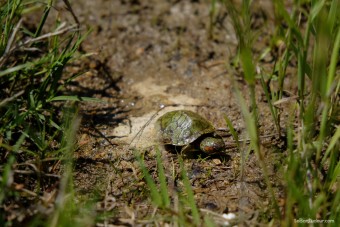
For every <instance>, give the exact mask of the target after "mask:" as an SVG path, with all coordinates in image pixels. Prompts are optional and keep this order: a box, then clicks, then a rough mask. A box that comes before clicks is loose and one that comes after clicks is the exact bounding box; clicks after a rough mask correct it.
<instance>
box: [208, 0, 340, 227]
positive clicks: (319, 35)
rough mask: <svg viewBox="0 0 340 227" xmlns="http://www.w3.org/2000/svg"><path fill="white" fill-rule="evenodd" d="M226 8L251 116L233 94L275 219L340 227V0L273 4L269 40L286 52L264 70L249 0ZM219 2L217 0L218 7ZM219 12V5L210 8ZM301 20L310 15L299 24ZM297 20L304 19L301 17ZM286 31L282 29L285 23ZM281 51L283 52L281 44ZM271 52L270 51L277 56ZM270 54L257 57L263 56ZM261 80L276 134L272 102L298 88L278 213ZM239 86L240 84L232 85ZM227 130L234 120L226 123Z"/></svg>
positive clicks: (285, 135)
mask: <svg viewBox="0 0 340 227" xmlns="http://www.w3.org/2000/svg"><path fill="white" fill-rule="evenodd" d="M221 2H222V3H224V4H225V6H226V8H227V10H228V11H229V13H230V15H231V17H232V21H233V24H234V28H235V31H236V34H237V37H238V41H239V55H238V58H239V62H240V65H241V67H242V69H243V73H244V80H245V81H246V82H247V84H248V86H249V91H250V95H249V100H251V105H252V112H251V113H250V112H249V111H248V108H247V105H246V102H245V100H244V98H243V97H242V96H241V94H240V91H239V90H238V89H237V88H236V89H235V95H236V97H237V99H238V100H239V102H240V107H241V110H242V114H243V116H244V120H245V122H246V125H247V130H248V133H249V137H250V139H251V146H252V147H253V149H254V151H255V153H256V154H257V156H258V159H259V161H260V165H261V167H262V169H263V172H264V175H265V179H266V183H267V186H268V188H269V191H270V193H271V196H272V199H273V207H274V209H275V210H276V217H275V218H276V219H278V220H281V222H282V224H283V225H286V226H291V225H293V224H294V221H295V220H296V219H299V218H302V219H308V218H310V219H312V220H316V219H323V220H333V221H334V223H331V225H334V224H335V223H339V221H340V220H339V217H340V213H339V212H340V205H339V198H340V191H339V184H340V182H339V174H340V172H339V168H340V162H339V155H340V154H339V150H340V149H339V146H340V144H339V133H340V132H339V131H340V129H339V87H340V77H339V71H338V69H337V68H336V67H337V64H338V62H339V56H338V55H339V44H340V29H339V21H340V20H339V14H338V13H337V12H339V8H340V6H339V1H337V0H333V1H301V2H300V1H297V2H296V3H295V4H294V6H293V7H292V12H290V13H289V12H288V11H287V10H286V9H285V7H284V1H281V0H277V1H274V6H275V21H276V23H277V24H276V31H275V32H274V33H273V34H272V37H271V38H272V42H273V43H276V44H277V43H279V44H280V45H282V46H283V47H284V49H283V52H282V53H280V55H279V56H278V58H277V59H276V63H275V67H274V68H273V70H272V72H269V73H268V72H265V71H262V70H255V68H259V69H261V62H260V61H259V60H260V59H261V58H260V57H257V56H256V54H254V53H253V52H252V47H253V45H254V39H255V35H254V32H253V31H252V30H251V19H250V1H243V4H242V7H241V9H236V7H235V6H234V5H233V4H232V3H231V2H229V1H221ZM213 4H215V2H213ZM212 7H214V6H212ZM301 18H306V22H305V23H301V21H300V20H301ZM299 19H300V20H299ZM283 24H284V25H286V26H282V25H283ZM282 46H281V47H282ZM274 47H275V46H273V47H272V50H271V51H274ZM267 53H268V50H265V51H264V52H263V53H260V56H263V55H265V54H267ZM294 60H296V61H297V66H298V68H297V75H296V76H295V75H292V76H290V77H289V76H287V68H288V65H289V64H290V63H291V62H292V61H294ZM257 78H260V81H261V84H262V87H263V89H264V93H265V95H266V98H267V101H268V105H269V107H270V110H271V113H272V116H273V120H274V122H275V125H276V127H277V131H278V133H280V134H282V133H283V131H284V130H282V129H281V128H280V127H281V126H280V124H279V122H280V119H279V117H280V116H279V114H278V109H277V108H276V107H275V103H277V102H279V101H282V100H283V98H284V97H283V94H284V92H285V90H284V89H285V87H284V82H285V80H291V81H293V83H294V81H296V84H298V87H297V89H298V90H297V91H298V98H297V102H296V101H295V100H291V105H290V109H291V111H290V113H291V116H290V118H289V119H290V121H289V122H286V124H287V131H286V134H282V136H284V137H285V138H286V140H287V144H288V153H287V159H286V162H285V163H283V165H284V167H285V173H284V174H285V176H286V178H285V179H286V198H285V201H286V204H285V210H284V211H282V212H280V210H279V207H278V204H277V198H275V195H274V193H273V191H272V189H271V188H272V187H271V185H270V181H269V179H268V175H267V171H266V166H265V165H264V162H263V154H262V151H261V147H260V146H259V144H260V143H259V141H260V140H259V133H258V130H257V128H258V127H257V125H258V108H257V104H256V96H255V91H254V89H255V82H256V81H257V80H258V79H257ZM263 78H269V79H268V81H269V83H270V82H271V81H274V80H276V81H278V84H279V86H278V89H277V90H269V89H268V87H269V86H268V84H267V83H265V81H264V79H263ZM235 86H237V84H235ZM228 125H230V123H228Z"/></svg>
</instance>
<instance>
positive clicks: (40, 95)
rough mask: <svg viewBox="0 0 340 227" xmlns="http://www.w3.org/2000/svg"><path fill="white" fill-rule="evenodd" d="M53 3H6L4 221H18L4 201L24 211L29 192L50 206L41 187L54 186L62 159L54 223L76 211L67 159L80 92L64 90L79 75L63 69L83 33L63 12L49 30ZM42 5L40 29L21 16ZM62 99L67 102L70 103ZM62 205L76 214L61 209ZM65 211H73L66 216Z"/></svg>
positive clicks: (0, 124)
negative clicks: (64, 19)
mask: <svg viewBox="0 0 340 227" xmlns="http://www.w3.org/2000/svg"><path fill="white" fill-rule="evenodd" d="M66 2H67V1H66ZM52 3H53V1H48V2H46V3H43V2H38V1H23V0H13V1H5V2H4V3H3V1H2V2H1V9H0V18H1V27H0V29H1V34H2V35H1V41H0V87H1V89H0V97H1V101H0V163H1V165H0V172H1V178H0V223H1V226H12V225H18V223H16V222H15V220H14V221H11V220H6V216H7V215H9V213H7V212H8V211H5V210H6V209H5V207H6V206H7V207H10V206H11V205H12V206H13V204H15V203H18V204H21V206H23V210H21V212H25V207H24V204H25V203H29V201H31V200H30V199H29V198H30V197H35V198H36V199H37V200H38V204H39V203H45V204H44V205H45V206H48V204H49V203H50V202H49V201H48V198H44V197H43V196H41V195H42V194H43V192H44V190H52V192H53V191H56V189H57V188H55V187H56V184H55V182H59V177H60V176H58V175H55V174H53V172H50V170H49V169H51V168H60V164H58V163H59V162H60V161H62V162H63V163H64V165H63V168H64V175H63V176H62V179H61V182H60V187H59V190H58V193H57V195H56V196H57V202H56V203H57V204H56V209H55V211H54V213H53V214H52V215H51V221H50V223H51V225H50V226H60V224H61V223H70V220H73V219H72V212H75V204H74V198H73V197H70V196H69V193H70V192H72V191H73V190H72V188H70V185H72V184H70V182H72V178H71V173H72V162H70V160H72V156H73V155H72V154H73V151H74V148H73V146H74V144H75V136H76V131H77V128H78V125H79V123H80V122H79V119H78V118H77V105H76V103H74V101H75V100H80V99H81V98H78V97H75V96H67V95H66V96H65V95H62V92H63V90H65V86H66V85H67V84H68V83H69V82H70V81H71V80H72V79H74V77H75V76H68V77H66V76H65V75H64V74H63V70H64V68H65V66H66V65H67V64H68V63H69V62H70V61H72V59H73V58H75V57H76V55H77V50H78V48H79V46H80V44H81V42H82V41H83V39H84V38H85V36H84V35H81V34H80V32H79V31H78V28H77V27H78V26H77V25H73V26H66V24H65V23H62V22H61V21H60V20H59V18H55V19H54V20H55V22H54V25H53V26H54V28H52V31H46V32H45V30H46V29H45V27H46V26H45V25H46V23H47V21H48V20H47V19H48V18H49V17H50V13H51V8H52ZM40 10H43V11H42V12H43V13H42V16H41V19H40V23H39V24H38V26H37V27H35V26H34V25H30V24H24V22H23V17H24V16H26V15H30V14H32V13H34V12H40ZM52 20H53V19H52ZM50 21H51V20H50ZM65 101H69V102H68V103H67V105H65V103H64V102H65ZM60 106H62V108H60ZM61 109H63V111H61ZM53 185H54V186H53ZM66 198H67V199H66ZM72 198H73V200H72ZM31 203H33V201H31ZM19 208H20V207H19ZM11 209H13V210H14V209H15V208H10V210H9V212H11V211H12V210H11ZM60 210H62V211H63V212H61V211H60ZM65 210H67V211H71V212H67V213H64V211H65ZM13 212H14V211H13ZM61 214H63V215H61ZM65 214H68V216H67V218H66V217H65ZM24 216H25V215H24ZM44 219H45V220H47V219H48V218H47V217H42V219H41V220H39V218H38V219H36V220H34V221H33V222H32V225H39V224H41V221H42V220H44ZM43 222H46V221H43ZM73 222H74V221H73ZM82 226H83V225H82Z"/></svg>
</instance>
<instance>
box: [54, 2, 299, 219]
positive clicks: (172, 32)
mask: <svg viewBox="0 0 340 227" xmlns="http://www.w3.org/2000/svg"><path fill="white" fill-rule="evenodd" d="M254 2H255V3H254V4H253V7H252V13H253V15H252V29H253V30H254V31H255V32H256V37H255V40H254V43H255V44H254V53H255V54H256V55H259V54H260V53H262V51H263V50H264V48H265V47H268V46H270V44H271V43H270V39H269V33H270V32H273V24H274V19H273V15H272V14H273V8H272V6H271V4H270V2H271V1H254ZM72 7H73V10H74V12H75V14H76V15H77V17H78V19H79V21H80V23H81V27H82V29H83V30H84V31H85V30H87V29H89V28H91V29H93V31H92V33H91V34H90V35H89V37H88V38H87V39H86V41H85V42H84V44H83V45H82V51H84V52H85V53H87V54H89V53H91V54H92V55H91V56H90V57H88V58H86V59H81V60H78V61H76V62H74V64H73V65H72V66H71V67H69V68H68V69H67V71H68V72H70V73H79V72H85V73H83V75H82V76H80V77H79V78H77V80H76V82H74V83H73V84H72V86H70V89H72V90H76V91H78V92H80V94H82V95H84V96H91V97H97V98H100V99H102V100H104V101H105V102H103V103H83V104H82V107H81V114H82V125H81V128H80V135H79V148H78V150H77V152H76V156H77V161H76V168H75V175H74V180H75V189H76V192H77V196H78V197H79V198H80V201H81V200H82V199H84V200H88V199H89V198H93V199H97V200H99V202H98V211H106V212H108V213H106V215H107V218H106V219H105V223H111V224H131V225H135V224H137V223H141V221H142V220H149V219H150V215H151V213H152V212H154V208H153V206H152V205H151V203H150V198H149V197H148V193H147V185H146V184H145V183H144V181H143V179H142V174H141V171H140V168H139V164H138V162H137V161H136V158H135V155H134V152H137V153H139V154H142V155H144V158H145V162H146V165H147V167H148V169H149V170H150V172H151V173H152V174H153V177H154V178H155V181H157V171H156V169H157V167H156V160H155V147H157V145H159V144H160V143H159V142H158V141H157V139H156V137H155V133H154V130H153V127H154V121H155V120H156V119H157V118H158V117H159V116H161V115H162V114H163V113H165V112H167V111H171V110H174V109H189V110H193V111H195V112H198V113H199V114H201V115H202V116H204V117H205V118H207V119H208V120H210V121H211V122H212V123H213V125H214V126H215V127H216V128H227V126H226V123H225V120H224V116H228V118H229V119H230V120H231V121H232V124H233V125H234V127H235V128H236V130H237V131H238V133H239V135H240V138H241V139H243V140H245V141H246V140H247V138H248V135H247V132H246V129H245V123H244V120H243V118H242V115H241V112H240V107H239V105H238V101H237V100H236V99H235V96H234V87H235V86H238V87H239V89H240V90H241V92H242V94H243V95H244V97H245V98H246V99H247V100H248V98H249V91H248V89H247V85H246V82H245V81H244V80H243V79H242V70H241V69H239V68H238V67H234V65H235V61H236V59H235V57H236V51H237V38H236V35H235V32H234V29H233V26H232V23H231V18H230V16H229V14H228V13H227V11H226V9H225V6H223V5H219V4H217V13H216V15H215V17H214V26H213V29H212V32H211V33H210V32H209V31H210V29H209V28H210V27H209V24H210V19H209V8H210V3H209V1H159V0H157V1H156V0H154V1H143V0H129V1H128V0H120V1H118V0H117V1H108V0H97V1H90V0H88V1H85V0H82V1H77V0H75V1H72ZM59 9H61V11H60V12H61V13H62V15H64V14H65V17H66V19H67V20H69V21H70V22H72V21H73V19H72V17H71V16H70V14H69V13H67V12H66V10H62V9H63V7H62V6H60V8H59ZM274 59H275V53H274V52H273V51H272V52H269V53H268V54H267V55H266V57H265V58H264V59H263V60H262V61H261V62H260V63H259V64H260V65H258V66H259V69H261V70H262V71H263V72H264V74H270V73H271V72H272V68H273V67H274ZM274 86H275V82H274ZM285 86H286V87H287V88H288V89H289V88H291V92H293V93H294V86H293V85H289V84H286V85H285ZM256 91H257V94H256V100H257V103H258V107H259V115H260V116H259V123H260V127H259V132H260V135H263V136H265V138H264V139H263V141H262V142H263V146H262V148H263V149H262V151H263V153H264V156H265V163H266V165H267V168H268V171H269V173H268V174H269V178H270V181H271V184H272V186H273V188H274V191H275V196H276V199H277V200H278V201H280V199H281V198H283V197H284V196H283V193H284V191H283V185H282V181H281V179H282V174H281V169H280V166H281V163H280V160H281V159H280V158H281V156H282V155H283V154H284V144H283V142H282V141H280V140H279V139H278V135H277V131H276V130H275V126H274V123H273V120H272V116H271V114H270V111H269V108H268V104H267V103H266V98H265V95H264V92H263V89H262V88H261V86H260V84H258V85H257V88H256ZM285 117H286V115H285V113H284V112H282V114H281V124H282V125H281V126H282V127H283V128H284V124H283V122H284V119H285ZM224 138H225V140H226V141H227V142H228V143H232V141H233V139H232V136H231V135H230V133H229V132H228V130H227V131H226V132H224ZM159 148H160V149H161V154H162V160H163V162H164V163H163V164H164V166H165V169H166V175H167V177H168V182H169V185H170V186H171V185H175V186H174V187H180V186H178V184H179V183H178V182H177V181H178V178H177V177H173V176H177V175H179V174H180V170H179V162H178V160H179V158H178V155H177V154H174V153H170V152H167V151H166V150H165V149H164V147H163V146H159ZM248 152H249V156H247V159H246V162H245V164H244V165H242V163H241V154H248ZM184 163H185V167H186V169H187V172H188V177H189V179H190V181H191V184H192V187H193V190H194V192H195V199H196V201H197V204H198V207H199V208H200V209H202V212H203V213H204V212H206V213H207V212H209V211H212V212H214V214H216V215H217V216H218V215H222V214H223V213H230V212H232V213H236V214H237V215H238V217H239V218H240V223H248V224H255V223H258V222H262V223H266V222H268V221H269V220H270V219H271V218H272V217H273V214H274V210H273V208H272V206H271V205H272V201H271V200H272V198H271V196H270V195H269V192H268V188H267V185H266V183H265V181H264V177H263V172H262V168H261V167H260V166H259V162H258V159H257V157H256V155H255V154H254V152H253V151H252V150H249V145H248V144H247V143H242V145H241V149H240V150H238V149H235V148H230V149H228V150H227V155H225V156H223V157H219V156H217V157H205V156H204V155H202V156H201V154H197V156H196V157H194V158H185V159H184ZM176 185H177V186H176ZM171 190H175V189H174V188H172V189H171ZM281 205H282V204H281ZM217 216H216V217H217ZM215 221H216V222H217V223H219V224H223V218H222V219H221V218H220V219H218V218H216V220H215Z"/></svg>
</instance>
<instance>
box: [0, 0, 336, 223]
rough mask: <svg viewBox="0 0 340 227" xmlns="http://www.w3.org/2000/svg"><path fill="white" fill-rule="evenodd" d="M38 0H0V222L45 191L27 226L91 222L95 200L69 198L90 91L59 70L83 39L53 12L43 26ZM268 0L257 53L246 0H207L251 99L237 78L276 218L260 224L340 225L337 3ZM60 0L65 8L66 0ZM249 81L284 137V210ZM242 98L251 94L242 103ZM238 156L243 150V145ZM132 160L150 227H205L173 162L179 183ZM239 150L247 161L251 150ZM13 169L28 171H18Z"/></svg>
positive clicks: (46, 7)
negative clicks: (227, 33) (40, 211)
mask: <svg viewBox="0 0 340 227" xmlns="http://www.w3.org/2000/svg"><path fill="white" fill-rule="evenodd" d="M46 2H47V3H44V4H42V3H40V2H36V1H24V0H13V1H5V3H3V1H1V2H0V6H1V9H0V18H1V22H2V23H1V28H0V29H1V34H2V35H1V40H0V88H1V89H0V99H1V100H0V173H1V178H0V224H1V225H2V226H13V225H15V224H17V223H16V222H15V221H13V222H12V221H8V220H7V219H6V214H7V213H6V212H5V211H4V207H5V205H6V204H10V202H11V201H15V202H18V201H21V202H22V203H23V204H21V205H22V206H23V207H24V205H25V203H30V202H31V203H33V202H32V200H29V197H35V198H36V199H37V200H38V202H45V203H46V204H47V205H48V203H49V202H50V201H47V200H46V198H43V197H42V196H40V195H41V194H42V193H43V190H46V189H49V190H51V191H56V199H55V201H53V203H55V207H54V208H55V209H53V211H52V212H51V213H49V215H48V216H43V215H42V216H39V215H37V217H36V218H35V219H34V220H33V221H32V222H31V225H32V226H45V225H47V224H48V225H49V226H69V225H74V226H86V225H87V226H91V225H93V223H94V222H95V220H96V214H94V213H95V212H94V211H93V205H92V204H90V205H89V206H88V207H85V208H79V207H77V204H76V201H75V196H74V188H73V184H72V171H73V162H72V157H73V152H74V145H75V137H76V134H77V129H78V126H79V124H80V120H79V118H78V116H77V111H78V108H77V101H82V100H92V99H90V98H86V97H77V96H72V95H70V96H68V95H65V94H64V93H63V92H64V91H65V86H66V85H67V84H68V83H69V82H70V81H72V79H74V78H75V76H77V75H75V76H69V77H66V76H65V75H64V74H63V70H64V68H65V67H66V65H67V64H68V63H69V62H70V61H72V60H73V59H74V58H76V57H77V56H78V55H79V53H78V52H77V50H78V49H79V47H80V45H81V43H82V41H83V39H84V38H85V36H84V35H82V34H80V32H79V31H78V29H77V26H69V27H67V26H66V25H65V24H64V23H62V22H61V21H60V20H59V18H56V19H55V23H54V29H52V31H48V32H46V33H44V32H45V26H44V25H46V23H47V21H48V20H47V19H48V18H49V17H50V13H51V9H52V3H53V1H52V0H49V1H46ZM273 2H274V7H275V11H274V12H273V13H274V17H275V23H276V24H275V30H274V31H272V33H271V37H270V38H271V40H270V41H271V46H269V47H268V48H267V49H265V50H263V52H261V53H255V52H254V50H253V46H254V43H255V42H256V34H255V32H254V31H253V30H252V27H251V23H252V22H251V19H252V13H251V1H249V0H248V1H247V0H244V1H243V4H242V7H240V8H238V7H236V6H235V5H234V4H232V3H231V1H228V0H220V1H216V0H212V1H211V10H210V21H209V25H210V26H209V35H210V37H213V32H214V18H215V14H216V13H217V8H216V5H217V4H223V5H225V8H224V10H227V11H228V13H229V15H230V16H231V18H232V22H233V25H234V28H235V32H236V35H237V38H238V43H239V48H238V55H237V57H236V58H235V67H238V66H240V67H241V69H242V72H243V79H244V81H245V82H246V84H247V85H248V88H249V97H243V96H242V94H241V92H240V90H239V89H238V87H237V83H236V80H235V81H234V87H235V93H234V94H235V96H236V97H237V99H238V101H239V103H240V109H241V112H242V115H243V117H244V121H245V122H246V126H247V131H248V134H249V138H250V141H251V142H250V147H251V149H253V150H254V152H255V154H256V155H257V157H258V160H259V164H260V166H261V168H262V170H263V174H264V178H265V183H266V185H267V188H268V191H269V193H270V197H271V198H272V202H273V203H272V204H271V205H272V209H273V213H274V214H275V215H274V216H273V217H270V218H268V219H267V220H266V221H268V222H271V223H279V224H281V225H283V226H292V225H296V222H295V221H296V220H297V219H299V218H302V219H312V220H317V219H318V220H320V219H322V220H334V223H330V224H329V225H330V226H332V225H336V224H337V223H340V205H339V204H340V190H339V187H340V182H339V176H340V161H339V160H340V153H339V150H340V143H339V141H340V127H339V122H340V119H339V115H340V107H339V103H340V102H339V89H340V75H339V68H337V67H338V64H339V50H340V26H339V25H340V24H339V21H340V20H339V17H340V15H339V13H338V12H339V8H340V3H339V1H337V0H328V1H326V0H324V1H315V0H310V1H294V4H293V6H292V7H291V11H287V9H286V8H285V7H284V1H283V0H275V1H273ZM65 3H66V5H67V7H68V9H69V10H70V12H71V14H72V15H73V16H74V14H73V12H72V9H71V8H70V5H69V3H68V1H65ZM41 8H43V14H42V16H41V19H40V23H39V24H38V25H37V27H34V26H33V27H30V26H28V25H26V24H24V23H23V20H22V17H23V16H25V15H27V14H29V13H31V12H33V11H34V12H35V11H36V10H38V9H41ZM76 22H77V20H76ZM283 25H284V26H283ZM31 26H32V25H31ZM278 49H279V51H278ZM271 52H275V54H276V59H275V64H274V65H273V67H272V69H271V71H269V72H268V71H266V70H264V69H263V67H262V66H261V60H262V59H263V57H264V56H266V55H267V54H269V53H271ZM292 62H296V66H297V69H296V74H292V75H289V74H288V73H287V69H288V68H289V67H290V66H289V65H290V64H291V63H292ZM272 83H277V84H278V86H277V87H276V89H273V88H272V86H270V85H271V84H272ZM286 83H291V84H294V83H295V84H296V85H297V90H296V91H297V94H296V97H295V96H291V97H288V98H286V97H285V93H286V90H285V84H286ZM257 85H261V86H262V88H263V93H264V94H265V97H266V100H267V102H268V106H269V108H270V111H271V114H272V119H273V122H274V124H275V127H276V131H277V133H278V134H279V135H280V136H281V138H283V139H284V140H286V143H287V149H286V150H283V151H282V152H283V153H285V157H286V158H285V160H283V162H282V169H283V171H284V179H285V186H286V187H285V196H286V197H285V198H284V205H281V206H280V205H279V200H278V199H279V198H277V197H276V195H275V193H274V190H273V186H272V185H271V182H270V179H269V176H268V170H267V167H266V165H265V163H264V154H263V150H262V148H261V137H260V135H259V131H258V125H259V112H260V111H261V110H260V109H259V108H258V104H257V97H256V86H257ZM246 99H248V100H250V106H251V111H249V108H248V105H247V104H246V101H245V100H246ZM286 100H288V101H286ZM282 102H286V103H288V104H289V105H288V106H289V107H288V110H289V111H288V112H289V113H290V115H289V117H288V120H287V122H281V120H280V110H279V109H278V107H277V106H278V103H282ZM60 107H62V109H63V110H62V111H60ZM226 124H227V125H228V127H229V129H230V131H231V133H232V136H233V137H234V139H235V140H236V141H237V140H238V134H237V132H236V131H235V129H234V127H233V125H232V122H231V121H230V119H228V118H227V117H226ZM239 146H240V145H239V144H238V147H239ZM240 152H245V151H241V149H240ZM247 152H248V151H247ZM136 157H137V159H138V163H139V164H140V170H141V173H142V176H143V179H144V180H145V182H146V185H147V186H148V188H149V190H148V193H149V195H150V200H151V202H152V204H153V205H154V206H155V214H154V216H152V217H150V219H151V220H150V221H149V223H157V224H159V223H171V224H173V225H179V226H187V225H189V224H190V225H193V226H200V223H203V222H204V223H205V225H206V226H214V221H213V220H214V218H212V216H211V215H207V214H206V213H203V212H202V210H200V209H199V208H198V207H197V205H196V202H195V198H194V192H193V190H192V188H191V185H190V181H189V179H188V176H187V172H186V170H185V168H184V164H183V161H182V160H180V177H179V178H180V182H181V183H182V185H181V187H180V190H179V191H177V189H176V190H175V188H174V186H173V185H172V183H171V182H172V181H174V178H175V177H177V176H174V173H173V172H170V171H169V172H167V171H166V170H165V169H164V167H163V163H162V159H161V155H160V152H159V151H158V150H157V155H156V162H157V171H156V174H151V173H150V170H149V169H148V167H147V166H146V165H145V163H144V160H143V157H141V156H139V155H136ZM241 157H243V158H246V157H248V154H245V153H244V154H242V155H241ZM60 161H62V163H63V165H62V167H60V164H59V163H60ZM244 162H246V160H242V165H241V170H240V171H241V172H242V168H243V167H244V166H243V165H244ZM26 167H29V168H26ZM55 167H58V168H62V169H63V175H62V176H58V175H54V174H53V173H49V169H50V168H55ZM27 169H29V171H28V170H27ZM32 169H33V170H32ZM17 173H21V174H27V175H28V177H27V178H26V177H23V176H21V177H17V175H18V174H17ZM55 178H56V179H55ZM56 180H57V181H58V182H59V181H60V182H59V185H58V187H57V188H56V187H55V186H53V185H54V181H56ZM23 185H24V186H25V187H23ZM46 204H45V205H46ZM273 220H274V221H273ZM46 223H47V224H46Z"/></svg>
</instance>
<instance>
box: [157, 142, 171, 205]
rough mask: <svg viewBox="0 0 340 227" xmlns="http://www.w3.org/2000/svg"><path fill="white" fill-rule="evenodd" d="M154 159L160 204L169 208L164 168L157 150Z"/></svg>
mask: <svg viewBox="0 0 340 227" xmlns="http://www.w3.org/2000/svg"><path fill="white" fill-rule="evenodd" d="M156 153H157V156H156V159H157V170H158V177H159V183H160V194H161V196H162V201H163V202H162V204H163V206H164V207H169V205H170V197H169V193H168V184H167V181H166V176H165V173H164V167H163V163H162V159H161V154H160V151H159V149H158V148H157V149H156Z"/></svg>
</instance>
